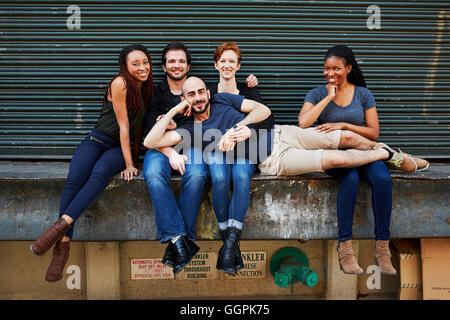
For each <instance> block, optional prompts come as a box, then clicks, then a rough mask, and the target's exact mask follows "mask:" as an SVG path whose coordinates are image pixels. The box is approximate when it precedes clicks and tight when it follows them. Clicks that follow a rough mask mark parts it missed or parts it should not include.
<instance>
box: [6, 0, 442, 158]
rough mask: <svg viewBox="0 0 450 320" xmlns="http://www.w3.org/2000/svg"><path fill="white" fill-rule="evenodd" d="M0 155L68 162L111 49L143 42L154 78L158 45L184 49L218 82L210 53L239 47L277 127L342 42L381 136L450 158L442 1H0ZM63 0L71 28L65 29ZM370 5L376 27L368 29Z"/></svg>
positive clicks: (112, 57)
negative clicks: (75, 23)
mask: <svg viewBox="0 0 450 320" xmlns="http://www.w3.org/2000/svg"><path fill="white" fill-rule="evenodd" d="M0 4H1V9H0V19H1V20H0V28H1V32H0V39H1V46H0V50H1V51H0V57H1V59H0V95H1V96H0V158H1V159H20V158H27V159H44V158H47V159H70V158H71V156H72V154H73V151H74V149H75V147H76V145H77V144H78V143H79V141H81V139H82V137H83V136H84V135H86V134H87V133H88V132H89V130H90V128H92V127H93V125H94V123H95V122H96V120H97V117H98V114H99V111H100V106H101V100H102V96H103V93H104V88H105V87H106V84H107V83H108V81H109V80H110V79H111V77H112V76H113V75H114V74H115V73H116V71H117V63H116V60H117V56H118V53H119V51H120V49H121V48H122V47H123V46H124V45H126V44H129V43H142V44H144V45H146V46H147V47H148V48H149V50H150V52H151V54H152V58H153V62H154V63H153V65H154V71H155V72H154V76H155V80H156V81H159V80H160V79H161V78H162V77H163V73H162V69H161V67H160V64H161V57H160V55H161V51H162V48H163V47H164V46H165V45H166V44H167V43H168V42H170V41H182V42H184V43H186V44H187V46H188V47H189V48H191V51H192V55H193V65H192V69H191V74H196V75H199V76H201V77H203V78H204V79H205V80H212V79H217V78H218V74H217V72H216V71H215V70H214V68H213V58H212V54H213V52H214V49H215V48H216V46H217V45H219V44H221V43H222V42H224V41H230V40H233V41H236V42H237V43H238V44H239V46H240V47H241V49H242V50H243V53H244V57H243V66H242V69H241V71H240V73H239V76H240V78H244V76H245V75H247V74H248V73H254V74H255V75H257V76H258V78H259V82H260V90H261V93H262V96H263V98H264V100H265V102H266V103H267V105H269V106H270V107H271V109H272V110H273V112H274V114H275V118H276V121H277V122H278V123H285V124H296V123H297V120H296V119H297V115H298V112H299V109H300V107H301V105H302V104H303V99H304V97H305V94H306V93H307V92H308V91H309V90H310V89H312V88H314V87H316V86H318V85H319V84H321V83H323V82H324V80H323V77H322V63H323V56H324V54H325V52H326V50H327V49H328V48H329V47H331V46H332V45H335V44H346V45H348V46H350V47H351V48H352V49H353V50H354V52H355V54H356V55H357V57H358V60H359V62H360V63H361V68H362V69H363V72H364V74H365V76H366V80H367V84H368V87H369V89H371V90H372V92H373V93H374V94H375V98H376V100H377V105H378V110H379V115H380V121H381V139H382V140H383V141H386V142H388V143H390V144H391V145H392V146H396V147H397V146H398V147H401V148H402V149H404V150H405V151H409V152H413V153H415V154H418V155H422V156H425V157H428V158H437V157H441V158H442V157H444V158H449V157H450V130H449V124H450V115H449V106H450V91H449V84H450V81H449V80H450V50H449V49H450V36H449V33H450V32H449V30H450V22H449V21H450V3H449V1H448V0H446V1H126V2H125V1H112V0H110V1H102V0H96V1H58V2H56V3H55V2H54V1H0ZM70 5H77V6H79V8H80V9H81V29H80V30H69V29H68V28H67V26H66V22H67V19H68V18H69V17H70V16H71V13H67V8H68V7H69V6H70ZM370 5H377V6H379V8H380V10H381V15H380V17H381V25H380V26H381V28H380V29H372V30H371V29H369V28H368V26H367V20H368V18H369V17H370V16H371V13H367V9H368V7H369V6H370Z"/></svg>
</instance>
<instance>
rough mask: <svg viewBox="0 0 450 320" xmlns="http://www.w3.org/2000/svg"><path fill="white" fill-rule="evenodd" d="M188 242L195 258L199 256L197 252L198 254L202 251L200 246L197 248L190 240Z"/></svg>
mask: <svg viewBox="0 0 450 320" xmlns="http://www.w3.org/2000/svg"><path fill="white" fill-rule="evenodd" d="M186 240H187V243H188V245H189V248H190V249H191V254H192V257H193V256H195V255H196V254H197V252H198V250H200V248H199V246H197V244H196V243H195V242H194V241H192V240H189V239H186Z"/></svg>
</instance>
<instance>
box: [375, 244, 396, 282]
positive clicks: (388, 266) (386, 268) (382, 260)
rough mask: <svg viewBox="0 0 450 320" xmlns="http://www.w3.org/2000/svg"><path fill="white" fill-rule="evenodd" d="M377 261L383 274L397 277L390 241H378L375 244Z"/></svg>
mask: <svg viewBox="0 0 450 320" xmlns="http://www.w3.org/2000/svg"><path fill="white" fill-rule="evenodd" d="M374 251H375V252H374V253H375V259H376V261H377V266H379V267H380V272H381V273H382V274H386V275H390V276H395V275H397V271H396V270H395V268H394V267H393V266H392V263H391V252H390V251H389V240H377V241H376V242H375V250H374Z"/></svg>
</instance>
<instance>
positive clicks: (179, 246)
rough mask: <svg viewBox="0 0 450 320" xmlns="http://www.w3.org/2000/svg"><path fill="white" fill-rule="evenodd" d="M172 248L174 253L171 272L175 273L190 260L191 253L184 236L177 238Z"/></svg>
mask: <svg viewBox="0 0 450 320" xmlns="http://www.w3.org/2000/svg"><path fill="white" fill-rule="evenodd" d="M173 248H174V250H175V255H176V258H175V267H174V268H173V274H174V275H176V274H177V273H178V272H180V271H181V270H183V268H184V267H185V266H186V265H187V264H188V263H189V261H191V259H192V257H193V254H192V251H191V248H190V246H189V244H188V240H187V239H186V237H185V236H181V237H180V238H178V240H177V241H176V242H175V243H174V244H173Z"/></svg>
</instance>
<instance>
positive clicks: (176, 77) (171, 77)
mask: <svg viewBox="0 0 450 320" xmlns="http://www.w3.org/2000/svg"><path fill="white" fill-rule="evenodd" d="M166 74H167V77H169V79H172V80H174V81H180V80H182V79H184V77H186V74H187V71H186V72H183V73H182V74H181V75H179V76H174V75H173V74H172V73H170V72H167V71H166Z"/></svg>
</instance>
